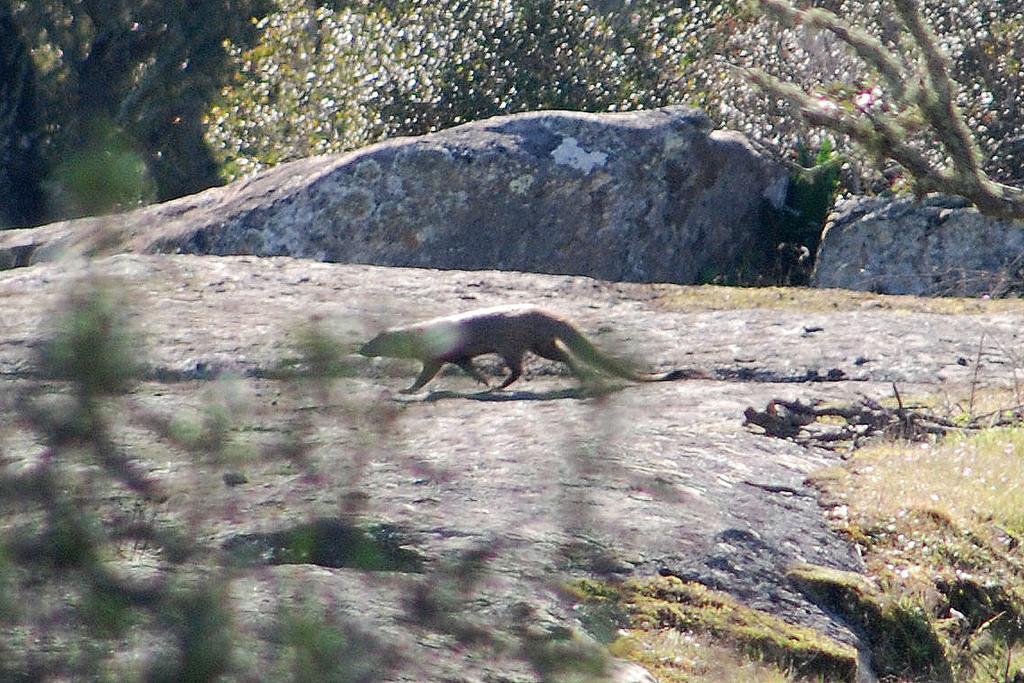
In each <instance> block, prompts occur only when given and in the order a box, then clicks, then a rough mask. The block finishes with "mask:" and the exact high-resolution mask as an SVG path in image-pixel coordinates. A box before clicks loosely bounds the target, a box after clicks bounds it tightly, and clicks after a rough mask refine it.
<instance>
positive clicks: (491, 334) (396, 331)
mask: <svg viewBox="0 0 1024 683" xmlns="http://www.w3.org/2000/svg"><path fill="white" fill-rule="evenodd" d="M527 351H530V352H532V353H535V354H537V355H538V356H541V357H542V358H547V359H549V360H554V361H559V362H561V363H565V364H566V365H568V366H569V367H570V368H571V369H572V370H573V372H574V373H576V374H577V375H580V374H582V368H581V367H580V365H579V363H580V362H582V363H585V364H586V365H588V366H590V367H592V368H595V369H597V370H600V371H603V372H605V373H608V374H611V375H616V376H618V377H622V378H625V379H630V380H633V381H636V382H663V381H667V380H674V379H680V378H681V377H682V376H683V373H682V372H681V371H678V370H675V371H672V372H667V373H663V374H656V375H652V374H647V373H641V372H636V371H635V370H633V369H632V368H630V367H629V366H628V365H626V364H625V363H623V362H622V361H620V360H618V359H616V358H613V357H611V356H609V355H607V354H605V353H603V352H602V351H600V350H599V349H598V348H597V347H595V346H594V345H593V344H592V343H591V342H590V341H588V340H587V338H586V337H584V336H583V333H582V332H580V330H579V329H578V328H577V327H576V326H575V325H573V324H572V323H571V322H569V321H568V320H566V319H564V318H561V317H559V316H557V315H555V314H554V313H549V312H548V311H545V310H543V309H541V308H537V307H536V306H501V307H498V308H485V309H481V310H478V311H470V312H469V313H463V314H461V315H452V316H445V317H442V318H434V319H432V320H426V321H424V322H420V323H416V324H414V325H408V326H405V327H396V328H393V329H390V330H385V331H384V332H381V333H380V334H378V335H377V336H376V337H374V338H373V339H371V340H370V341H369V342H367V343H366V344H364V345H363V346H362V348H361V349H359V353H360V354H362V355H364V356H387V357H389V358H412V359H415V360H418V361H420V362H422V363H423V370H422V371H421V372H420V374H419V376H418V377H417V378H416V381H415V382H413V384H412V386H410V387H409V388H408V389H405V390H404V392H405V393H411V392H414V391H419V390H420V389H422V388H423V387H424V386H425V385H426V384H427V382H429V381H430V380H432V379H433V378H434V377H435V376H436V375H437V373H438V372H439V371H440V370H441V367H442V366H443V365H444V364H445V363H454V364H455V365H458V366H459V367H460V368H462V369H463V370H465V371H466V372H468V373H469V374H470V375H472V376H473V377H474V378H476V379H477V380H478V381H480V382H482V383H484V384H488V382H487V379H486V378H485V377H484V376H483V375H482V374H480V371H479V370H477V369H476V368H475V367H474V366H473V362H472V360H473V358H475V357H476V356H481V355H483V354H486V353H496V354H498V355H499V356H501V358H502V360H504V362H505V365H507V366H508V368H509V371H510V374H509V376H508V377H506V378H505V381H504V382H502V384H501V385H500V386H498V387H497V388H496V389H504V388H505V387H507V386H509V385H510V384H512V383H513V382H515V381H516V380H517V379H519V377H520V376H522V374H523V356H524V355H525V354H526V352H527Z"/></svg>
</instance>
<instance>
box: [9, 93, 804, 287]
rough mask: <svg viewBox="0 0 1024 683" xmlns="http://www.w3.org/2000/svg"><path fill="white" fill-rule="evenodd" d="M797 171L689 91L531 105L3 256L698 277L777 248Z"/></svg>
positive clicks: (295, 166) (24, 260) (84, 224)
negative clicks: (607, 109) (638, 106)
mask: <svg viewBox="0 0 1024 683" xmlns="http://www.w3.org/2000/svg"><path fill="white" fill-rule="evenodd" d="M785 189H786V175H785V173H784V171H783V170H782V169H781V168H779V167H778V166H776V165H774V164H772V163H770V162H768V161H767V160H765V159H764V158H762V157H761V156H760V155H759V154H758V153H756V152H755V151H754V150H753V149H752V148H751V147H750V145H749V143H748V142H747V141H746V139H745V138H744V137H743V136H742V135H740V134H738V133H733V132H724V131H714V132H712V130H711V123H710V121H709V120H708V118H707V117H706V116H704V115H703V114H702V113H700V112H698V111H695V110H692V109H687V108H684V107H667V108H664V109H658V110H654V111H640V112H628V113H617V114H587V113H579V112H559V111H550V112H535V113H526V114H516V115H512V116H503V117H497V118H493V119H488V120H485V121H479V122H474V123H469V124H466V125H462V126H459V127H457V128H452V129H449V130H445V131H441V132H438V133H434V134H430V135H424V136H421V137H413V138H399V139H394V140H389V141H385V142H382V143H380V144H376V145H372V146H370V147H367V148H365V149H362V150H358V151H356V152H352V153H349V154H342V155H334V156H322V157H314V158H310V159H303V160H300V161H295V162H291V163H287V164H282V165H280V166H278V167H276V168H274V169H271V170H269V171H267V172H265V173H262V174H260V175H258V176H255V177H253V178H250V179H246V180H241V181H238V182H235V183H233V184H231V185H228V186H227V187H222V188H215V189H211V190H207V191H206V192H202V193H199V194H197V195H193V196H190V197H184V198H181V199H178V200H175V201H171V202H167V203H165V204H160V205H155V206H151V207H146V208H143V209H140V210H137V211H134V212H131V213H127V214H123V215H119V216H108V217H101V218H89V219H83V220H76V221H70V222H64V223H58V224H53V225H50V226H44V227H42V228H38V229H34V230H18V231H10V232H8V233H6V234H3V233H0V266H3V265H6V267H12V266H20V265H27V264H29V263H35V262H40V261H46V260H52V259H53V258H55V257H57V256H59V255H60V254H63V253H66V252H69V251H70V252H73V253H89V254H109V253H117V252H121V251H133V252H141V253H154V252H165V253H175V252H179V253H194V254H220V255H226V254H255V255H261V256H267V255H289V256H299V257H306V258H313V259H317V260H321V261H333V262H346V263H365V264H377V265H392V266H423V267H431V268H443V269H452V268H459V269H469V270H475V269H487V268H493V269H499V270H520V271H530V272H544V273H558V274H578V275H590V276H594V277H600V278H604V279H610V280H620V281H623V280H625V281H639V282H655V281H665V282H677V283H694V282H699V281H705V280H708V279H710V278H712V277H714V276H716V275H729V274H733V273H735V272H737V271H738V270H740V269H749V268H756V267H757V266H758V265H759V264H760V263H761V262H763V260H764V255H765V254H768V253H770V245H769V248H767V249H766V248H765V239H764V236H763V234H762V233H761V229H762V226H763V225H764V223H765V221H764V220H763V217H764V212H765V211H766V210H767V208H768V207H769V205H770V204H775V205H776V206H777V205H779V203H780V202H781V201H782V200H783V199H784V196H785Z"/></svg>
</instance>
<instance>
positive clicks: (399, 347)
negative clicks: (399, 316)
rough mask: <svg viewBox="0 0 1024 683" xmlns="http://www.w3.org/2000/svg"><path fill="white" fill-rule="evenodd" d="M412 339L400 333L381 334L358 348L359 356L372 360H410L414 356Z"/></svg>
mask: <svg viewBox="0 0 1024 683" xmlns="http://www.w3.org/2000/svg"><path fill="white" fill-rule="evenodd" d="M415 345H416V344H415V341H414V339H413V338H412V337H411V336H410V335H408V334H403V333H400V332H381V333H380V334H378V335H377V336H376V337H374V338H373V339H371V340H370V341H368V342H366V343H365V344H363V345H362V346H361V347H360V348H359V355H361V356H366V357H368V358H372V357H374V356H387V357H388V358H410V357H413V356H414V355H415V353H414V351H415V349H414V347H415Z"/></svg>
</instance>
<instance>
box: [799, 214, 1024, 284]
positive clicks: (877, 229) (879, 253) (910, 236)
mask: <svg viewBox="0 0 1024 683" xmlns="http://www.w3.org/2000/svg"><path fill="white" fill-rule="evenodd" d="M811 284H812V285H814V286H816V287H842V288H845V289H859V290H865V291H872V292H877V293H879V294H918V295H927V296H981V295H986V294H987V295H991V296H1004V295H1006V294H1011V293H1019V292H1022V291H1024V224H1022V223H1020V222H1014V221H1000V220H995V219H992V218H988V217H986V216H983V215H981V214H980V213H978V211H977V209H974V208H971V207H970V206H969V205H968V203H967V202H966V200H964V199H960V198H958V197H942V196H933V197H928V198H927V199H925V200H924V201H922V202H916V201H914V200H911V199H897V200H893V199H881V198H874V197H870V198H869V197H858V198H855V199H851V200H846V201H843V202H840V203H839V204H837V206H836V210H835V212H834V213H833V214H832V215H831V216H830V217H829V222H828V224H827V225H826V227H825V233H824V236H823V237H822V241H821V246H820V247H819V249H818V259H817V264H816V266H815V270H814V275H813V276H812V279H811Z"/></svg>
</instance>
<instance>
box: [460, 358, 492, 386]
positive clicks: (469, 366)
mask: <svg viewBox="0 0 1024 683" xmlns="http://www.w3.org/2000/svg"><path fill="white" fill-rule="evenodd" d="M455 364H456V365H458V366H459V367H460V368H462V369H463V370H465V371H466V372H467V373H469V375H470V376H471V377H472V378H473V379H475V380H476V381H477V382H480V384H483V385H484V386H485V387H490V386H491V383H490V382H488V381H487V378H486V377H484V376H483V373H481V372H480V371H479V370H477V369H476V366H475V365H473V361H472V360H470V359H469V358H460V359H459V360H457V361H455Z"/></svg>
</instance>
